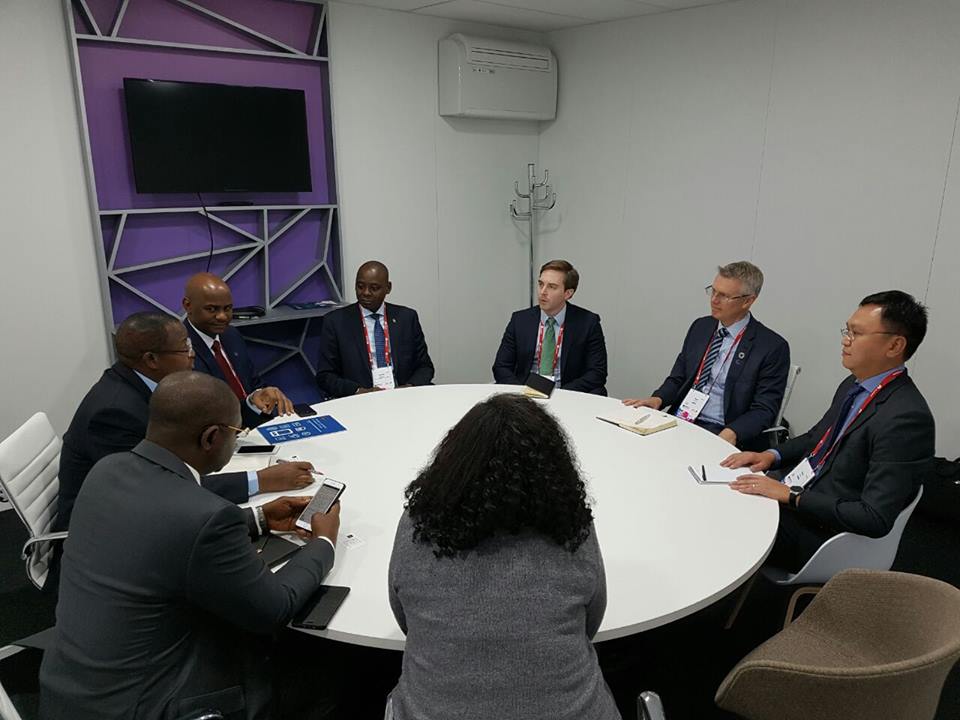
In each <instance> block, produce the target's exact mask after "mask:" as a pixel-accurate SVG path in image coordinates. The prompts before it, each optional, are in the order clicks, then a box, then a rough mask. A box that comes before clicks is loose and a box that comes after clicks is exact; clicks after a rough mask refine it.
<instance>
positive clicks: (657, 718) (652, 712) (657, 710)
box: [637, 690, 667, 720]
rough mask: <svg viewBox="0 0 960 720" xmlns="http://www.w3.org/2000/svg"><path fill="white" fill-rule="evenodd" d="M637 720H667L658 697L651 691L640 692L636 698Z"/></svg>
mask: <svg viewBox="0 0 960 720" xmlns="http://www.w3.org/2000/svg"><path fill="white" fill-rule="evenodd" d="M637 720H667V716H666V713H664V712H663V703H662V702H661V701H660V696H659V695H657V694H656V693H655V692H653V691H652V690H647V691H645V692H642V693H640V695H639V696H638V697H637Z"/></svg>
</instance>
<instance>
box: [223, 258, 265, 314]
mask: <svg viewBox="0 0 960 720" xmlns="http://www.w3.org/2000/svg"><path fill="white" fill-rule="evenodd" d="M227 283H228V284H229V285H230V292H231V293H232V294H233V304H234V305H236V306H237V307H242V306H244V305H260V306H261V307H266V304H267V303H266V302H265V301H264V297H263V254H262V253H261V254H258V255H257V256H256V257H255V258H251V259H250V262H248V263H246V264H245V265H244V266H243V267H241V268H240V269H239V270H237V272H236V273H235V274H233V275H231V276H230V279H229V280H228V281H227Z"/></svg>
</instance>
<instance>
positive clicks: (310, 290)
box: [283, 270, 337, 303]
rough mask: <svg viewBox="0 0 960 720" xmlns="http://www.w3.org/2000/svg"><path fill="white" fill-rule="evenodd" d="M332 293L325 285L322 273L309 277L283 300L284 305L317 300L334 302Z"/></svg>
mask: <svg viewBox="0 0 960 720" xmlns="http://www.w3.org/2000/svg"><path fill="white" fill-rule="evenodd" d="M336 299H337V298H336V297H334V294H333V291H331V290H330V288H329V286H328V285H327V281H326V276H324V275H323V271H322V270H321V271H320V274H314V275H311V276H310V277H309V278H307V279H306V280H304V281H303V284H302V285H300V286H299V287H298V288H297V289H296V290H294V291H293V292H292V293H290V294H289V295H287V297H286V298H284V300H283V301H284V303H296V302H317V301H319V300H336Z"/></svg>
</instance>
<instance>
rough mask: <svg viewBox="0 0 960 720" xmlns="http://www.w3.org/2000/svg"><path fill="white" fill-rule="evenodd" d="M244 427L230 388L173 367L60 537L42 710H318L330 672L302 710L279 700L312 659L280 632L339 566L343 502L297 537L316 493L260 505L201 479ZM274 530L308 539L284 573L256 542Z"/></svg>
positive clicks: (266, 713) (175, 714) (68, 713)
mask: <svg viewBox="0 0 960 720" xmlns="http://www.w3.org/2000/svg"><path fill="white" fill-rule="evenodd" d="M240 422H241V415H240V406H239V402H238V400H237V398H236V397H235V396H234V394H233V392H232V391H231V389H230V388H229V387H228V386H227V385H226V384H225V383H223V382H222V381H220V380H217V379H216V378H212V377H210V376H209V375H204V374H202V373H195V372H177V373H173V374H171V375H168V376H167V377H165V378H164V379H163V380H162V381H161V382H160V384H159V385H158V386H157V388H156V390H155V392H154V393H153V396H152V397H151V399H150V410H149V424H148V426H147V431H146V438H145V439H143V440H142V442H140V443H139V444H137V446H136V447H134V448H133V449H132V450H131V451H130V452H124V453H119V454H116V455H111V456H110V457H108V458H106V459H105V460H103V461H102V462H100V463H98V464H97V466H96V467H95V468H93V470H92V471H91V472H90V475H89V477H88V478H87V482H86V483H85V485H84V487H83V489H82V490H81V492H80V495H79V497H78V498H77V502H76V506H75V511H74V516H73V523H72V525H73V527H71V529H70V536H69V537H68V538H67V540H66V544H65V551H64V557H63V565H62V577H61V590H60V598H59V603H58V605H57V624H56V630H55V639H54V641H53V643H52V645H51V647H50V649H49V650H48V651H47V652H46V653H44V658H43V665H42V666H41V669H40V716H41V717H44V718H47V719H48V720H56V719H59V718H63V719H64V720H66V719H68V718H69V720H86V719H88V718H89V719H90V720H93V719H94V718H97V719H99V718H108V717H109V718H121V717H122V718H135V717H136V718H157V719H158V720H159V718H182V717H188V716H189V717H195V716H199V711H201V710H209V709H211V708H215V709H217V710H219V711H220V712H222V713H223V715H224V716H226V717H244V718H254V717H256V718H263V717H295V718H304V717H314V715H313V714H311V710H312V709H313V708H312V705H313V704H315V703H316V701H317V699H318V696H319V695H320V693H321V692H326V691H325V690H321V684H322V682H323V680H324V677H323V676H322V674H321V675H320V676H319V677H317V676H316V675H315V676H313V677H311V678H310V682H311V685H310V690H311V692H310V693H309V694H308V695H307V697H306V701H307V703H308V706H307V707H303V706H300V707H289V706H286V705H285V704H283V703H284V701H287V700H289V699H290V698H291V695H290V693H288V692H282V691H283V690H285V689H287V688H286V687H280V692H277V694H276V697H275V698H273V699H271V691H272V689H273V688H272V687H271V677H272V678H273V684H274V686H276V685H279V684H281V683H283V681H285V680H288V679H291V678H293V677H295V676H296V674H297V673H298V672H299V669H298V668H299V666H300V665H303V664H309V663H311V662H312V658H310V657H304V656H290V654H289V653H287V652H286V650H285V647H284V646H282V645H275V644H274V643H273V641H272V639H271V636H273V635H274V634H275V633H279V632H280V631H281V630H282V629H283V627H284V626H285V625H286V624H287V623H288V622H289V621H290V619H291V618H292V617H293V615H294V613H295V612H297V610H299V609H300V608H301V607H302V606H303V605H304V604H305V603H306V602H307V601H308V600H309V599H310V598H311V596H313V595H314V593H315V592H316V591H317V589H318V588H319V586H320V584H321V582H322V581H323V578H324V576H325V575H326V574H327V573H328V572H329V571H330V569H331V568H332V567H333V563H334V556H335V544H336V541H337V535H338V532H339V527H340V506H339V504H335V505H334V506H333V507H332V508H331V509H330V511H329V512H327V513H317V514H315V515H313V517H312V518H311V521H310V526H311V527H310V531H309V532H303V531H299V532H297V528H296V526H295V520H296V519H297V517H298V516H299V515H300V513H301V512H302V511H303V509H304V508H305V507H306V505H307V503H308V502H309V501H310V498H309V497H300V498H297V497H289V498H280V499H277V500H273V501H272V502H269V503H266V504H265V505H263V506H261V507H260V508H258V509H257V511H255V512H253V511H251V510H250V509H241V508H239V507H237V506H236V505H234V504H232V503H230V502H227V501H225V500H224V499H223V498H220V497H217V496H216V495H213V494H212V493H210V492H207V491H206V490H205V489H204V488H203V487H201V481H200V478H201V477H202V476H204V475H207V474H208V473H213V472H216V471H217V470H219V469H220V468H222V467H223V465H224V464H225V463H226V462H227V461H228V460H229V459H230V456H231V454H232V453H233V451H234V446H235V444H236V428H237V427H238V426H239V425H240ZM270 531H273V532H281V533H283V532H286V533H291V532H297V534H298V535H300V536H301V537H302V538H303V539H304V540H305V541H306V544H305V545H304V546H303V547H302V548H300V550H299V551H298V552H297V553H295V554H294V555H293V556H292V557H291V559H290V560H288V561H287V563H286V565H285V566H284V567H283V568H281V569H280V570H278V571H277V572H276V573H272V572H271V571H270V569H269V568H268V567H267V566H266V565H265V564H264V562H263V561H262V560H261V558H260V556H258V554H257V552H256V550H255V548H254V546H253V543H252V542H251V540H255V539H257V538H259V537H261V536H262V535H264V534H265V533H267V532H270ZM304 679H305V678H304V677H302V676H301V677H299V680H300V683H298V684H300V685H302V684H304V683H303V681H304ZM304 695H306V694H305V693H300V697H299V698H296V699H297V701H298V702H302V701H303V700H304V697H303V696H304ZM278 704H279V705H280V706H279V707H278ZM271 705H273V707H272V712H271Z"/></svg>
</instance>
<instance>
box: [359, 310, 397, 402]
mask: <svg viewBox="0 0 960 720" xmlns="http://www.w3.org/2000/svg"><path fill="white" fill-rule="evenodd" d="M360 322H361V323H362V325H363V339H364V342H365V343H366V345H367V358H368V359H369V361H370V375H371V376H372V379H373V386H374V387H376V388H380V389H381V390H393V389H394V388H395V387H396V386H397V383H396V380H395V379H394V377H393V363H392V362H391V359H392V358H391V353H390V326H389V324H388V323H387V308H386V306H384V308H383V356H384V359H385V360H386V361H387V364H386V365H385V366H384V367H377V356H376V355H375V354H374V352H373V348H372V347H371V345H370V331H369V329H368V328H367V319H366V317H364V314H363V310H361V311H360ZM374 322H380V321H379V320H374Z"/></svg>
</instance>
